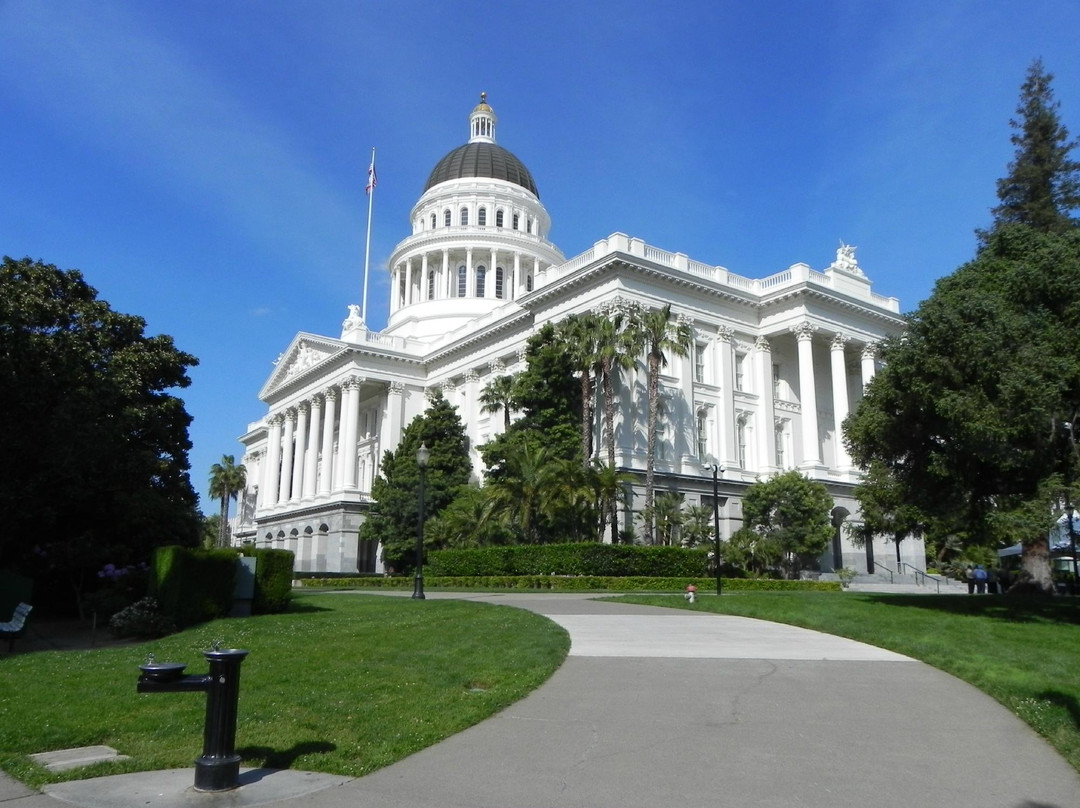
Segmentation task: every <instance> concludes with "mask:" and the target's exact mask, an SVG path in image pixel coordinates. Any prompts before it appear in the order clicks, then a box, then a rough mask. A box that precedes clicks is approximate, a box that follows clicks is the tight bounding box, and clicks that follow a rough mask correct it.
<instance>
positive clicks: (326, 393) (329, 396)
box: [322, 387, 338, 401]
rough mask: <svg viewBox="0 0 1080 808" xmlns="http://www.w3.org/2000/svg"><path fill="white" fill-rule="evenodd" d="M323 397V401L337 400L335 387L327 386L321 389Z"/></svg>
mask: <svg viewBox="0 0 1080 808" xmlns="http://www.w3.org/2000/svg"><path fill="white" fill-rule="evenodd" d="M322 395H323V399H324V400H325V401H337V397H338V391H337V388H336V387H327V388H326V389H325V390H323V391H322Z"/></svg>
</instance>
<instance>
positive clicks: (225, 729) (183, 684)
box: [136, 643, 248, 791]
mask: <svg viewBox="0 0 1080 808" xmlns="http://www.w3.org/2000/svg"><path fill="white" fill-rule="evenodd" d="M247 655H248V652H247V651H244V650H241V649H238V648H230V649H226V650H219V649H218V647H217V644H216V643H215V645H214V647H213V648H212V649H211V650H209V651H203V656H205V657H206V660H207V662H209V663H210V672H209V673H206V674H203V675H197V674H196V675H188V676H185V675H184V669H185V668H186V667H187V665H185V664H183V663H179V662H155V661H154V655H153V654H150V655H148V657H147V660H146V664H145V665H140V666H139V670H141V671H142V675H141V676H140V677H139V681H138V684H137V685H136V689H137V690H138V692H139V693H191V692H205V693H206V721H205V723H204V725H203V753H202V756H201V757H198V758H196V759H195V790H196V791H229V790H231V789H234V788H237V787H238V786H239V785H240V756H239V755H238V754H236V704H237V700H238V699H239V696H240V663H241V662H243V661H244V657H246V656H247Z"/></svg>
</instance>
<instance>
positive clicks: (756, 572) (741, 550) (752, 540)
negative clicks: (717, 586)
mask: <svg viewBox="0 0 1080 808" xmlns="http://www.w3.org/2000/svg"><path fill="white" fill-rule="evenodd" d="M720 552H721V555H722V556H723V559H724V565H725V566H728V565H730V566H732V567H736V568H738V569H741V570H745V571H746V572H747V573H749V574H750V575H751V576H754V577H761V576H765V575H767V574H768V572H769V570H774V569H776V568H777V567H778V566H779V564H780V560H781V559H782V558H783V555H784V553H783V550H782V549H781V547H780V544H779V542H777V541H776V540H775V539H774V538H772V537H771V536H767V535H762V534H760V533H758V532H757V531H756V530H752V529H750V528H748V527H744V528H740V529H739V530H736V531H735V533H734V534H732V536H731V540H730V541H727V542H724V543H723V544H722V545H721V550H720Z"/></svg>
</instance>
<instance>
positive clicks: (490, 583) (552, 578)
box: [301, 575, 840, 592]
mask: <svg viewBox="0 0 1080 808" xmlns="http://www.w3.org/2000/svg"><path fill="white" fill-rule="evenodd" d="M301 580H302V585H303V586H304V587H305V588H311V589H411V588H412V586H413V579H412V578H409V577H405V576H399V577H393V578H370V577H359V578H303V579H301ZM689 584H693V585H694V586H696V587H697V588H698V591H699V592H715V591H716V579H715V578H702V577H666V578H657V577H653V576H644V575H635V576H620V577H607V576H599V575H574V576H565V575H477V576H464V575H439V576H428V575H425V576H424V585H425V586H429V587H433V588H438V587H445V588H447V589H473V588H475V589H541V590H549V591H554V592H575V591H577V592H581V591H608V592H685V591H686V587H687V586H688V585H689ZM723 589H724V591H725V592H767V591H782V590H787V591H793V590H799V591H803V592H806V591H818V592H839V591H840V584H839V582H837V581H778V580H770V579H765V578H726V579H724V580H723Z"/></svg>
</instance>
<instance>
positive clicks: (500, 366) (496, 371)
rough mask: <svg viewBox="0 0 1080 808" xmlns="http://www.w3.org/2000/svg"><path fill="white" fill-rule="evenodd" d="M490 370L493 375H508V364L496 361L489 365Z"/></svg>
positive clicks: (499, 360)
mask: <svg viewBox="0 0 1080 808" xmlns="http://www.w3.org/2000/svg"><path fill="white" fill-rule="evenodd" d="M488 369H489V370H490V371H491V373H492V375H494V376H502V375H503V374H504V373H506V363H505V362H503V361H502V360H501V359H496V360H495V361H493V362H489V363H488Z"/></svg>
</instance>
